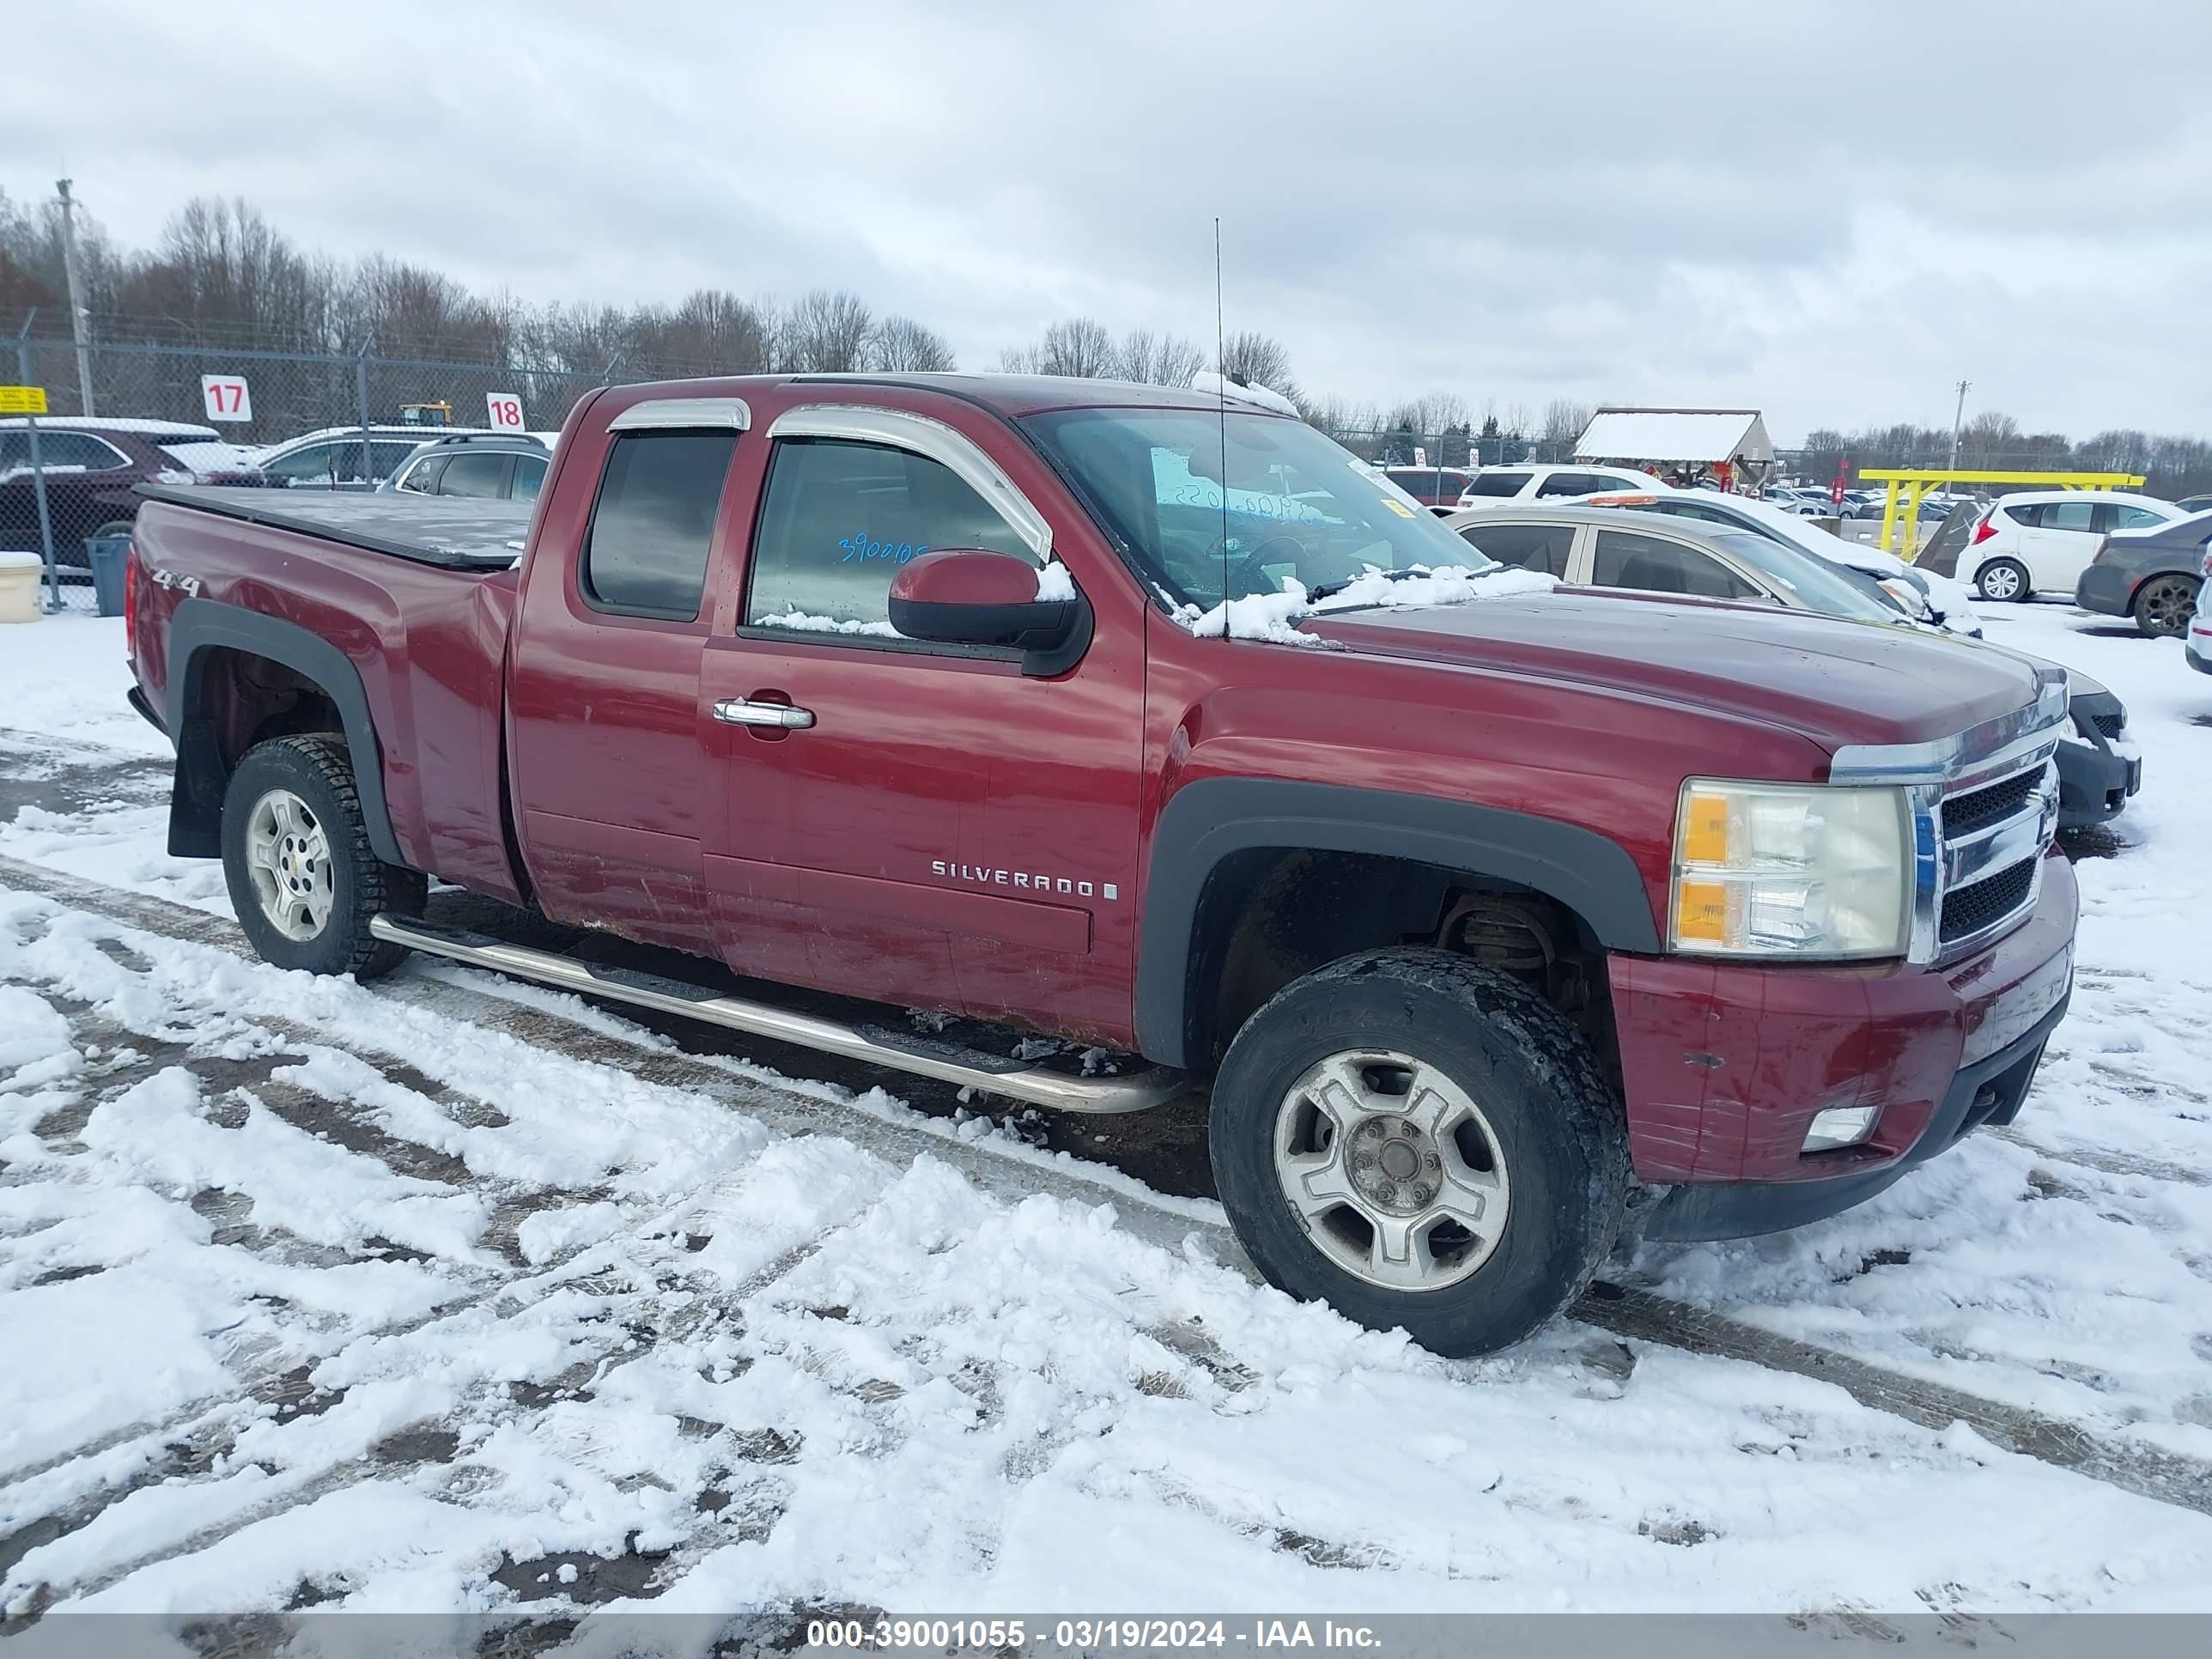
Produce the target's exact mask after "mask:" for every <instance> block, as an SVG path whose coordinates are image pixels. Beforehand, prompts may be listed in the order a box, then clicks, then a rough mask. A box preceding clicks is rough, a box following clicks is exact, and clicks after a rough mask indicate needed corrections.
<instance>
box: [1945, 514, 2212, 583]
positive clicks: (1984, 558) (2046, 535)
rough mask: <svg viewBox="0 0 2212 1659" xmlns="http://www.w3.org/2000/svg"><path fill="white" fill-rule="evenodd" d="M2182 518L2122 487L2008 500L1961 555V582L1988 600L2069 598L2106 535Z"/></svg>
mask: <svg viewBox="0 0 2212 1659" xmlns="http://www.w3.org/2000/svg"><path fill="white" fill-rule="evenodd" d="M2182 516H2184V515H2183V513H2182V511H2181V509H2180V508H2179V507H2176V506H2174V504H2173V503H2172V502H2171V501H2160V500H2158V499H2157V498H2156V497H2155V496H2152V495H2129V494H2127V493H2126V492H2124V491H2123V490H2117V489H2099V490H2082V489H2038V490H2031V491H2028V492H2027V493H2024V494H2021V495H2002V496H2000V497H1998V499H1997V500H1996V501H1995V502H1994V503H1993V504H1992V505H1991V506H1990V507H1989V508H1988V509H1987V510H1986V511H1984V513H1983V514H1982V518H1981V522H1980V523H1978V524H1977V525H1976V526H1974V533H1973V537H1972V539H1971V540H1970V541H1969V542H1968V543H1967V544H1966V549H1965V550H1964V551H1962V552H1961V553H1960V555H1959V580H1960V581H1962V582H1967V583H1970V584H1972V587H1973V589H1974V591H1975V592H1977V593H1978V594H1980V595H1981V596H1982V598H1984V599H2029V598H2032V597H2033V595H2035V594H2037V593H2039V592H2044V591H2045V590H2048V589H2057V590H2058V591H2060V592H2066V593H2071V592H2073V591H2074V585H2075V583H2076V582H2077V581H2079V580H2081V573H2082V572H2083V571H2085V570H2087V568H2089V565H2090V562H2091V561H2093V559H2095V557H2096V556H2097V544H2098V542H2099V541H2100V539H2102V538H2104V537H2106V536H2109V535H2111V534H2112V532H2114V531H2115V530H2147V529H2148V528H2149V527H2150V526H2153V525H2160V524H2165V523H2166V522H2167V521H2169V520H2173V519H2179V518H2181V517H2182Z"/></svg>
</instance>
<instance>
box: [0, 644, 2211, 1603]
mask: <svg viewBox="0 0 2212 1659" xmlns="http://www.w3.org/2000/svg"><path fill="white" fill-rule="evenodd" d="M1982 620H1983V622H1984V626H1985V627H1986V628H1987V629H1988V630H1989V634H1990V637H1991V638H1992V639H1993V640H1995V641H1999V642H2001V643H2007V644H2013V645H2017V646H2019V647H2022V648H2025V649H2029V650H2033V651H2034V652H2035V653H2039V654H2040V655H2044V656H2047V657H2050V658H2051V659H2056V660H2058V661H2061V662H2063V663H2066V664H2068V665H2070V666H2074V667H2076V668H2079V669H2081V670H2083V671H2087V672H2089V673H2092V674H2093V675H2094V676H2096V677H2097V678H2100V679H2101V680H2102V681H2104V682H2105V684H2107V685H2109V686H2110V687H2112V689H2113V690H2115V691H2117V692H2118V694H2119V695H2120V696H2122V697H2123V698H2124V700H2125V702H2126V703H2127V705H2128V707H2129V709H2130V716H2131V732H2130V735H2131V736H2132V737H2133V738H2135V740H2136V742H2137V743H2138V744H2139V745H2140V746H2141V748H2142V752H2143V756H2144V775H2145V784H2144V788H2143V792H2142V794H2141V795H2140V796H2139V797H2138V798H2137V799H2136V801H2135V802H2134V803H2132V804H2131V805H2130V808H2129V810H2128V811H2127V812H2126V813H2125V814H2124V816H2123V817H2121V818H2120V819H2119V820H2118V823H2117V824H2116V825H2115V826H2114V833H2112V834H2110V835H2106V836H2097V837H2094V838H2093V839H2091V840H2089V841H2088V842H2085V843H2084V844H2083V845H2082V846H2081V847H2080V848H2076V849H2075V850H2076V851H2077V852H2078V853H2080V854H2081V856H2080V858H2079V860H2078V862H2077V866H2076V867H2077V874H2078V876H2079V878H2080V880H2081V890H2082V902H2083V915H2082V918H2081V934H2080V944H2079V956H2078V967H2077V980H2076V990H2075V997H2074V1001H2073V1006H2072V1011H2071V1012H2070V1013H2069V1017H2068V1018H2067V1019H2066V1021H2065V1023H2064V1024H2063V1025H2062V1026H2061V1027H2060V1028H2059V1030H2058V1033H2057V1037H2056V1039H2055V1041H2054V1042H2053V1045H2052V1047H2051V1051H2050V1054H2049V1056H2048V1058H2047V1060H2046V1062H2045V1066H2044V1067H2043V1069H2042V1071H2041V1073H2040V1074H2039V1077H2038V1079H2037V1080H2036V1084H2035V1086H2034V1090H2033V1094H2032V1095H2031V1097H2029V1100H2028V1102H2027V1108H2026V1109H2025V1110H2024V1111H2023V1112H2022V1113H2021V1116H2020V1119H2019V1121H2017V1123H2016V1124H2015V1125H2014V1126H2012V1127H2008V1128H2005V1129H2002V1130H1999V1131H1996V1132H1993V1133H1982V1134H1978V1135H1976V1136H1975V1137H1973V1138H1972V1139H1970V1140H1969V1141H1968V1142H1967V1143H1966V1145H1965V1146H1962V1147H1961V1148H1960V1149H1959V1150H1958V1151H1957V1152H1954V1153H1953V1154H1951V1155H1949V1156H1947V1157H1945V1158H1942V1159H1939V1160H1936V1162H1934V1163H1932V1164H1929V1165H1928V1166H1927V1167H1925V1168H1923V1169H1921V1170H1918V1171H1917V1172H1916V1173H1914V1174H1913V1175H1912V1176H1910V1177H1909V1178H1908V1179H1906V1180H1905V1182H1902V1183H1901V1184H1900V1185H1899V1186H1897V1187H1896V1188H1893V1189H1892V1190H1891V1191H1889V1192H1888V1193H1887V1194H1885V1195H1883V1196H1882V1197H1881V1198H1879V1199H1877V1200H1875V1201H1874V1202H1872V1203H1869V1204H1868V1205H1866V1206H1863V1208H1861V1209H1859V1210H1857V1211H1855V1212H1850V1213H1848V1214H1846V1215H1844V1216H1842V1217H1839V1218H1836V1219H1833V1220H1831V1221H1828V1222H1825V1223H1822V1224H1820V1225H1815V1226H1813V1227H1809V1228H1806V1229H1804V1230H1802V1231H1798V1232H1796V1233H1791V1234H1785V1235H1782V1236H1778V1237H1771V1238H1766V1239H1762V1240H1756V1241H1751V1242H1747V1243H1735V1244H1704V1245H1674V1246H1666V1247H1659V1246H1644V1247H1642V1248H1641V1249H1634V1250H1624V1251H1622V1252H1620V1253H1619V1254H1617V1255H1616V1257H1615V1259H1614V1260H1613V1261H1612V1262H1611V1263H1610V1264H1609V1265H1608V1267H1607V1269H1606V1271H1605V1273H1604V1274H1603V1275H1602V1276H1601V1283H1600V1285H1598V1286H1597V1287H1596V1288H1595V1290H1594V1291H1593V1292H1592V1293H1591V1295H1590V1296H1589V1297H1585V1298H1584V1300H1583V1303H1582V1304H1578V1306H1577V1310H1576V1316H1575V1317H1574V1318H1572V1319H1571V1320H1567V1321H1564V1322H1558V1323H1556V1324H1555V1325H1554V1326H1553V1327H1552V1328H1549V1329H1548V1330H1547V1332H1546V1333H1544V1334H1542V1335H1541V1336H1540V1337H1539V1338H1538V1339H1536V1340H1534V1341H1532V1342H1529V1343H1528V1344H1525V1345H1523V1346H1521V1347H1519V1348H1517V1349H1515V1350H1513V1351H1511V1352H1508V1353H1506V1354H1504V1355H1503V1356H1500V1357H1498V1358H1492V1359H1488V1360H1482V1361H1470V1362H1450V1361H1444V1360H1439V1359H1437V1358H1433V1357H1431V1356H1430V1355H1428V1354H1426V1353H1425V1352H1422V1351H1421V1350H1419V1349H1418V1348H1416V1347H1413V1346H1411V1345H1410V1344H1408V1343H1407V1342H1406V1341H1405V1340H1403V1339H1402V1338H1398V1337H1393V1336H1388V1335H1376V1334H1369V1333H1365V1332H1363V1331H1361V1330H1359V1329H1358V1328H1356V1327H1354V1326H1352V1325H1351V1324H1349V1323H1348V1322H1345V1321H1343V1320H1341V1319H1340V1318H1339V1317H1338V1316H1336V1315H1334V1313H1332V1312H1330V1311H1329V1310H1327V1309H1326V1308H1323V1307H1320V1306H1302V1305H1299V1304H1295V1303H1293V1302H1291V1300H1289V1299H1288V1298H1286V1297H1283V1296H1281V1295H1280V1294H1279V1293H1277V1292H1275V1291H1270V1290H1267V1289H1266V1288H1264V1287H1262V1286H1261V1285H1258V1284H1256V1283H1255V1281H1254V1279H1253V1278H1252V1276H1251V1274H1250V1272H1249V1267H1246V1265H1245V1264H1244V1263H1243V1261H1242V1259H1241V1257H1240V1256H1239V1255H1238V1254H1237V1250H1236V1248H1235V1246H1234V1244H1233V1243H1231V1239H1230V1237H1229V1235H1228V1232H1227V1231H1226V1229H1225V1225H1223V1223H1222V1220H1221V1218H1220V1212H1219V1211H1218V1207H1217V1206H1214V1205H1213V1204H1212V1202H1211V1200H1210V1197H1209V1196H1208V1195H1207V1194H1206V1163H1205V1154H1204V1141H1203V1131H1202V1122H1201V1121H1200V1118H1199V1116H1198V1115H1197V1113H1196V1111H1195V1110H1194V1109H1176V1110H1172V1111H1170V1112H1169V1113H1167V1114H1165V1115H1162V1116H1159V1117H1158V1118H1157V1119H1141V1120H1122V1121H1100V1122H1097V1123H1095V1124H1094V1123H1087V1122H1084V1121H1080V1120H1073V1119H1070V1120H1062V1121H1059V1122H1055V1123H1050V1124H1048V1123H1046V1122H1045V1121H1042V1119H1040V1118H1039V1117H1037V1116H1036V1115H1034V1114H1029V1113H1024V1114H1020V1115H1015V1116H1009V1117H1005V1118H997V1119H994V1118H993V1117H989V1116H984V1115H972V1114H971V1112H970V1110H969V1108H968V1107H967V1106H965V1105H963V1103H961V1102H960V1101H959V1100H958V1099H957V1097H955V1096H954V1095H953V1094H952V1092H951V1091H950V1090H949V1089H946V1090H941V1091H933V1087H932V1085H926V1084H924V1085H916V1084H915V1083H914V1082H913V1081H912V1080H911V1079H895V1078H892V1077H890V1076H889V1075H888V1074H884V1075H882V1076H876V1075H872V1074H870V1073H867V1072H866V1071H865V1070H864V1069H863V1068H860V1067H858V1066H851V1067H846V1068H843V1069H838V1068H836V1067H835V1066H833V1065H832V1063H830V1062H827V1061H823V1060H818V1059H815V1058H811V1057H809V1056H805V1055H802V1054H798V1053H796V1052H795V1051H788V1050H772V1049H770V1048H766V1047H763V1046H759V1045H750V1046H748V1045H747V1044H746V1043H744V1042H743V1040H741V1039H738V1038H735V1037H733V1036H731V1035H730V1034H728V1033H710V1032H708V1031H705V1030H700V1029H692V1028H687V1027H684V1026H681V1025H678V1024H674V1023H672V1022H671V1023H667V1024H661V1025H659V1027H658V1028H657V1029H648V1028H647V1027H646V1026H644V1025H641V1024H638V1023H636V1022H635V1020H634V1019H633V1018H630V1017H629V1016H628V1015H626V1014H623V1013H621V1012H615V1011H613V1010H611V1008H609V1007H603V1006H592V1005H587V1004H586V1003H585V1002H583V1001H580V1000H577V999H575V998H573V997H569V996H566V995H563V994H556V993H552V992H548V991H543V990H538V989H533V988H531V987H524V986H521V985H518V984H514V983H511V982H508V981H501V980H499V979H496V978H495V977H493V976H491V975H485V974H482V973H478V972H476V971H473V970H470V969H460V968H457V967H452V966H447V965H441V964H437V963H429V962H425V961H422V960H420V959H418V960H417V961H416V962H414V963H410V964H409V965H407V966H406V967H404V968H403V969H401V970H400V971H399V972H398V974H396V975H393V976H392V977H391V978H390V979H388V980H386V981H381V982H380V983H379V984H378V985H377V986H376V987H374V988H373V989H372V988H363V987H358V986H356V985H355V984H353V983H352V982H350V981H332V980H325V979H312V978H309V977H307V976H305V975H287V974H283V973H280V972H278V971H276V969H271V968H270V967H267V966H265V965H263V964H261V963H258V962H257V961H254V960H252V959H250V957H249V955H248V953H247V951H246V947H245V945H244V941H243V939H242V937H241V936H240V934H239V933H237V931H236V929H235V927H234V924H233V923H232V922H231V921H230V920H229V904H228V898H227V896H225V894H224V891H223V888H222V873H221V869H220V866H216V865H215V864H211V863H197V862H184V861H179V860H170V859H169V858H167V856H166V855H165V854H164V853H163V851H162V836H163V827H164V824H165V822H166V816H167V805H166V800H167V748H166V744H164V742H163V740H162V739H161V738H160V737H159V735H158V734H156V733H155V732H153V731H152V730H151V728H149V727H148V726H144V725H143V724H142V723H140V721H139V720H137V717H136V716H135V715H133V714H131V713H130V712H129V711H128V709H126V708H125V706H124V704H123V702H122V694H123V692H124V690H125V688H126V685H127V684H128V676H127V671H126V669H125V665H124V663H123V646H122V634H121V623H119V622H101V621H93V620H88V619H83V618H72V617H60V618H53V619H49V620H48V621H46V622H45V623H40V624H39V625H38V626H35V627H32V628H24V629H13V630H9V633H8V635H7V636H6V638H5V639H4V640H3V641H0V860H5V862H4V863H0V1239H4V1247H0V1273H4V1275H5V1279H4V1285H0V1330H4V1331H5V1332H6V1333H7V1334H8V1337H9V1346H10V1349H11V1352H12V1355H13V1356H14V1363H11V1364H9V1367H8V1368H7V1370H6V1371H5V1373H4V1376H0V1480H4V1483H5V1484H4V1486H0V1572H4V1579H0V1609H3V1610H4V1614H5V1617H6V1619H7V1620H9V1626H17V1627H20V1626H21V1624H23V1623H24V1622H26V1621H28V1620H33V1619H34V1618H35V1617H36V1616H37V1615H38V1614H40V1613H42V1612H44V1611H46V1610H48V1609H51V1608H56V1607H71V1608H81V1609H87V1610H90V1609H112V1610H139V1611H182V1610H191V1609H197V1608H206V1607H226V1608H231V1609H238V1610H245V1609H267V1610H276V1609H284V1608H302V1607H320V1606H343V1607H345V1608H347V1609H349V1610H378V1609H398V1610H404V1609H409V1608H419V1607H425V1606H433V1605H435V1606H439V1607H451V1608H454V1609H459V1610H469V1611H476V1612H494V1613H497V1612H501V1611H505V1612H508V1613H513V1614H514V1615H515V1616H517V1617H524V1616H527V1617H531V1618H545V1617H549V1616H562V1617H567V1618H574V1617H575V1616H577V1615H578V1614H580V1613H582V1612H584V1611H586V1610H587V1609H599V1610H605V1609H613V1608H619V1607H634V1606H644V1605H650V1606H652V1607H655V1608H657V1609H660V1610H665V1611H686V1610H693V1609H698V1610H714V1609H721V1610H726V1609H728V1608H731V1607H742V1608H777V1609H795V1610H796V1611H794V1612H793V1613H792V1617H793V1620H796V1621H798V1622H799V1623H803V1622H804V1619H805V1613H806V1612H807V1611H809V1610H815V1611H818V1610H821V1609H824V1608H835V1609H845V1608H861V1609H875V1608H883V1609H889V1610H895V1611H897V1612H901V1613H914V1612H921V1611H927V1610H932V1609H936V1610H945V1611H952V1610H970V1611H972V1610H974V1609H976V1608H1024V1609H1031V1610H1037V1611H1052V1612H1069V1611H1081V1610H1085V1609H1086V1608H1089V1607H1115V1606H1118V1605H1121V1604H1122V1603H1123V1602H1124V1601H1126V1599H1127V1589H1128V1587H1129V1586H1130V1585H1132V1584H1135V1583H1142V1584H1144V1585H1146V1587H1147V1594H1146V1599H1147V1601H1148V1602H1149V1603H1150V1604H1152V1605H1153V1606H1155V1607H1163V1608H1164V1607H1188V1608H1189V1609H1192V1610H1208V1611H1216V1610H1218V1611H1228V1610H1233V1609H1238V1608H1251V1609H1262V1608H1279V1607H1285V1606H1297V1607H1334V1608H1340V1609H1344V1610H1347V1611H1357V1610H1362V1609H1366V1610H1384V1609H1387V1610H1389V1611H1393V1612H1412V1611H1432V1610H1433V1611H1468V1610H1491V1611H1498V1610H1528V1611H1542V1610H1548V1609H1552V1608H1558V1607H1569V1606H1571V1607H1575V1608H1577V1609H1578V1610H1585V1611H1604V1610H1613V1609H1621V1610H1626V1609H1638V1610H1646V1611H1648V1610H1654V1609H1668V1608H1683V1609H1688V1608H1697V1609H1701V1610H1706V1611H1713V1610H1721V1609H1732V1610H1765V1611H1771V1612H1784V1613H1801V1614H1806V1615H1809V1616H1813V1617H1814V1618H1818V1619H1837V1620H1845V1621H1849V1620H1852V1619H1854V1618H1855V1617H1857V1614H1858V1613H1859V1611H1860V1610H1863V1609H1875V1608H1880V1609H1897V1608H1924V1609H1926V1610H1927V1611H1929V1612H1931V1613H1954V1612H1959V1611H1961V1610H1965V1611H1970V1612H1972V1613H1974V1614H1976V1615H1978V1616H1986V1615H2002V1614H2003V1613H2010V1612H2029V1611H2040V1610H2061V1609H2064V1610H2074V1609H2088V1608H2123V1607H2124V1608H2131V1609H2137V1610H2161V1611H2162V1610H2179V1609H2191V1610H2202V1609H2203V1608H2204V1607H2206V1606H2207V1605H2208V1602H2212V1590H2208V1586H2212V964H2208V962H2207V959H2206V957H2205V956H2204V950H2205V939H2206V934H2205V931H2204V921H2203V918H2204V917H2205V916H2206V915H2208V914H2212V863H2208V860H2207V859H2206V857H2205V854H2204V842H2203V831H2202V824H2201V817H2202V812H2203V804H2204V802H2205V801H2206V800H2207V799H2212V679H2207V678H2204V677H2203V676H2200V675H2195V674H2191V672H2189V671H2187V669H2186V668H2185V666H2184V665H2183V662H2182V659H2181V652H2180V648H2179V644H2178V643H2176V642H2174V641H2147V640H2144V639H2142V638H2140V637H2137V636H2136V635H2135V634H2134V631H2133V629H2130V628H2129V627H2127V626H2126V625H2124V624H2123V623H2108V622H2107V621H2106V620H2105V619H2101V618H2092V617H2088V616H2087V615H2086V614H2085V613H2082V612H2079V611H2075V610H2074V609H2073V608H2072V607H2070V606H2069V605H2037V606H2007V607H1996V606H1990V607H1984V614H1983V617H1982ZM441 902H458V896H454V895H448V896H446V897H445V899H443V900H440V899H434V902H433V914H434V915H435V914H436V911H437V907H438V905H439V903H441ZM975 1105H976V1109H978V1110H979V1111H980V1110H981V1109H982V1108H983V1107H985V1106H986V1105H987V1103H981V1102H978V1103H975ZM27 1356H35V1357H36V1358H35V1362H34V1363H26V1357H27ZM9 1626H0V1628H7V1627H9Z"/></svg>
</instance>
